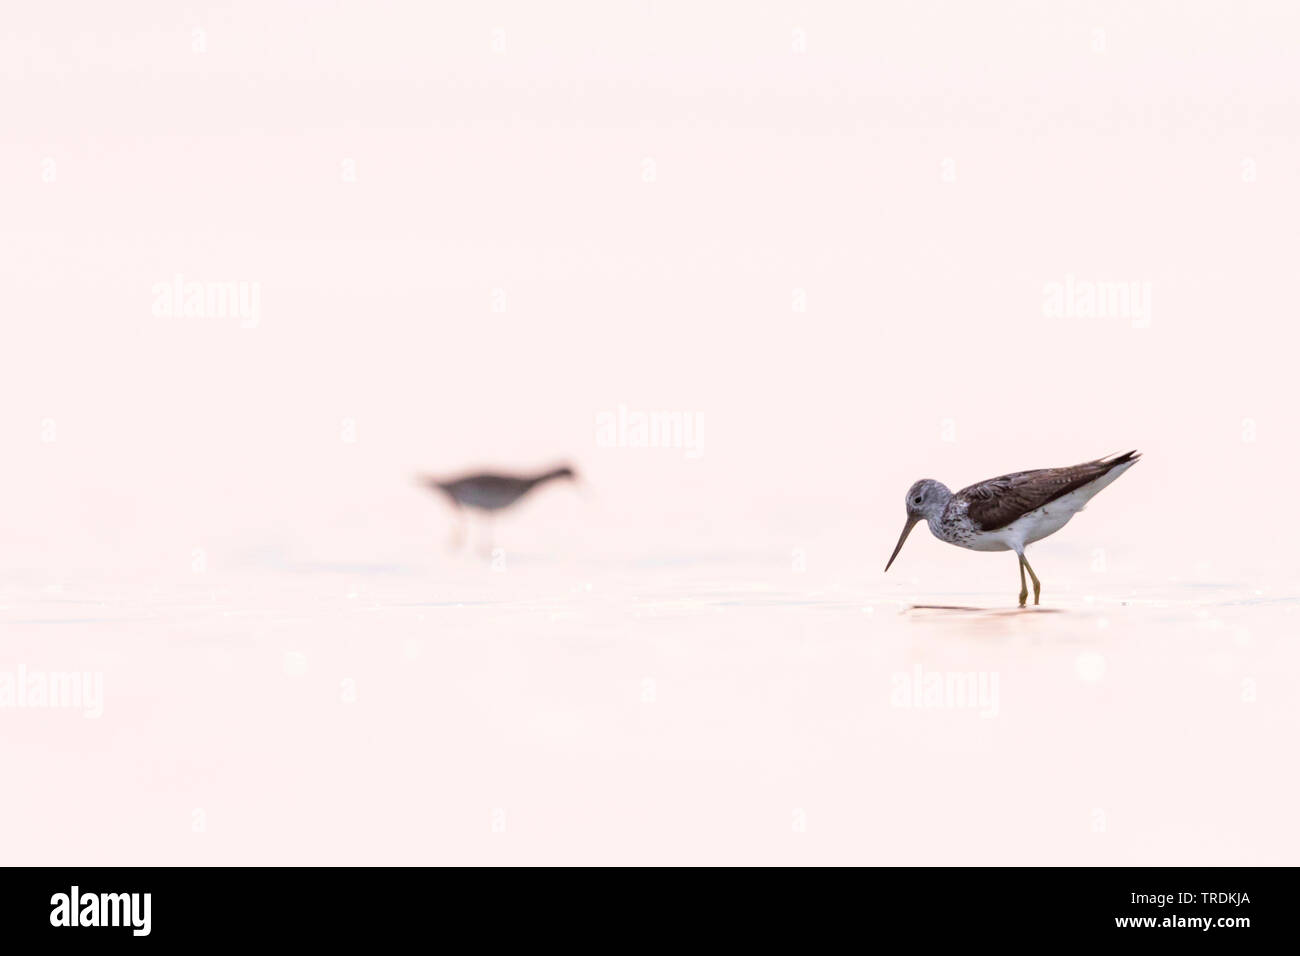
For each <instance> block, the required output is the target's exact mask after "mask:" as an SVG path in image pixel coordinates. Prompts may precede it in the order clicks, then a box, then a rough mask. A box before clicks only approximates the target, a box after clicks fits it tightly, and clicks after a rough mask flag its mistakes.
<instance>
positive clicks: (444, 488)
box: [418, 465, 577, 548]
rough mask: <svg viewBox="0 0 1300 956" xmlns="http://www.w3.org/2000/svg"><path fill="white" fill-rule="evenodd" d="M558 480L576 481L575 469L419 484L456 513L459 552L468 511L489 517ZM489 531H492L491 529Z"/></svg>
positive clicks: (455, 542)
mask: <svg viewBox="0 0 1300 956" xmlns="http://www.w3.org/2000/svg"><path fill="white" fill-rule="evenodd" d="M557 478H568V479H570V480H576V479H577V476H576V475H575V474H574V471H573V469H572V468H569V467H568V466H567V465H566V466H564V467H562V468H554V469H552V470H550V471H544V472H542V473H541V474H537V475H532V476H528V475H494V474H490V473H484V474H478V475H465V476H464V477H462V478H456V479H454V480H451V481H441V480H439V479H437V478H432V477H429V476H428V475H421V476H419V478H418V480H419V482H420V484H422V485H424V486H426V487H428V488H432V489H434V490H436V491H441V492H442V493H443V494H445V495H446V496H447V498H448V499H449V500H450V501H451V503H452V506H453V507H454V508H455V509H456V514H457V515H458V516H459V519H460V520H459V523H458V526H457V530H456V532H455V533H453V535H452V547H453V548H459V547H461V546H462V545H463V544H464V543H465V538H466V532H465V524H466V519H465V509H466V508H474V509H477V510H479V511H482V512H485V513H486V514H489V515H490V514H491V513H492V512H494V511H500V510H501V509H502V508H508V507H510V506H511V505H512V504H514V503H515V502H516V501H518V500H519V499H520V498H522V497H523V496H524V495H526V494H528V492H530V491H532V490H533V489H534V488H536V487H537V486H538V485H542V484H545V483H546V482H548V481H553V480H555V479H557ZM488 527H489V529H490V527H491V526H490V525H489V526H488ZM489 533H490V531H489Z"/></svg>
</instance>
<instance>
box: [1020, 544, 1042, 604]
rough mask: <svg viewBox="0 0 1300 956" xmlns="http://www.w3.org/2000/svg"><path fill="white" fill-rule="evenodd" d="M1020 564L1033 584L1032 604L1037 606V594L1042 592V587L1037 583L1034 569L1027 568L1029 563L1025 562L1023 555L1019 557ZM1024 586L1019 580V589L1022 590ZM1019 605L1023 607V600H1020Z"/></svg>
mask: <svg viewBox="0 0 1300 956" xmlns="http://www.w3.org/2000/svg"><path fill="white" fill-rule="evenodd" d="M1020 563H1021V564H1023V565H1024V566H1025V570H1026V571H1028V572H1029V579H1030V580H1031V581H1033V582H1034V603H1035V604H1037V603H1038V592H1039V591H1041V590H1042V587H1043V586H1042V585H1041V584H1039V583H1038V575H1036V574H1035V573H1034V569H1033V568H1031V567H1030V566H1029V562H1028V561H1026V560H1025V556H1024V555H1023V554H1022V555H1021V556H1020ZM1024 586H1025V582H1024V581H1023V580H1021V582H1020V587H1021V588H1022V589H1023V588H1024ZM1020 603H1021V605H1022V606H1023V605H1024V598H1021V600H1020Z"/></svg>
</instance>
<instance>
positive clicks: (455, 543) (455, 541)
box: [451, 505, 469, 552]
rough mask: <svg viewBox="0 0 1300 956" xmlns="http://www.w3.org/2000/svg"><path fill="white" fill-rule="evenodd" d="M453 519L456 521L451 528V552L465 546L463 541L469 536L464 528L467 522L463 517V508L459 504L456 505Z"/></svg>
mask: <svg viewBox="0 0 1300 956" xmlns="http://www.w3.org/2000/svg"><path fill="white" fill-rule="evenodd" d="M455 521H456V523H455V524H454V525H452V529H451V550H452V552H456V551H459V550H460V549H461V548H463V547H465V542H466V540H467V539H468V538H469V533H468V531H467V528H466V525H467V523H468V522H467V520H466V518H465V509H464V508H462V507H460V506H459V505H457V507H456V519H455Z"/></svg>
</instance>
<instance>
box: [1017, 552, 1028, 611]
mask: <svg viewBox="0 0 1300 956" xmlns="http://www.w3.org/2000/svg"><path fill="white" fill-rule="evenodd" d="M1016 557H1018V558H1019V559H1020V606H1021V607H1024V606H1025V599H1026V598H1028V597H1029V587H1028V586H1027V585H1026V584H1025V556H1024V555H1023V554H1018V555H1016Z"/></svg>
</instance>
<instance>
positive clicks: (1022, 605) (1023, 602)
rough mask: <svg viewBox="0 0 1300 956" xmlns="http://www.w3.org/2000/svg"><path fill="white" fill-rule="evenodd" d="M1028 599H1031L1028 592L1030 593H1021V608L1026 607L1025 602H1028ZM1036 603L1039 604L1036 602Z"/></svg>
mask: <svg viewBox="0 0 1300 956" xmlns="http://www.w3.org/2000/svg"><path fill="white" fill-rule="evenodd" d="M1028 597H1029V592H1028V591H1021V592H1020V606H1021V607H1024V606H1025V600H1026V599H1027V598H1028ZM1034 603H1035V604H1037V603H1038V602H1037V601H1035V602H1034Z"/></svg>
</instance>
